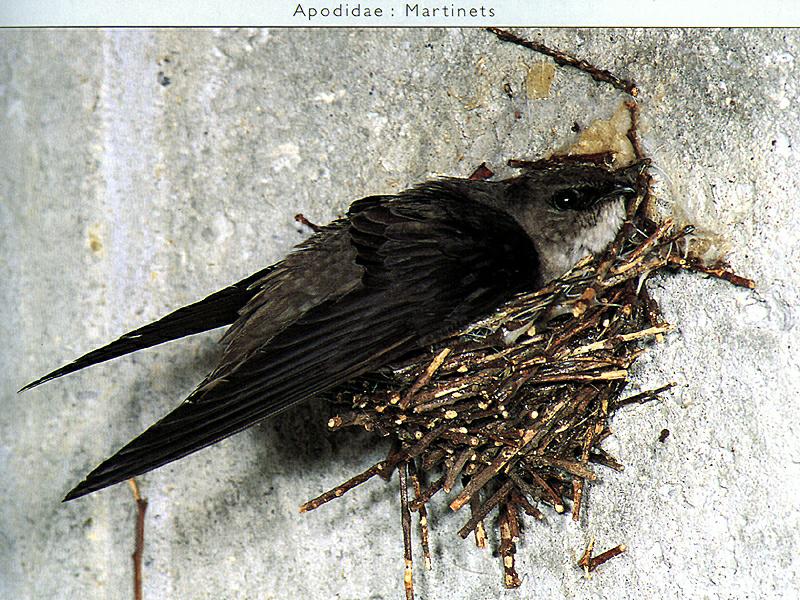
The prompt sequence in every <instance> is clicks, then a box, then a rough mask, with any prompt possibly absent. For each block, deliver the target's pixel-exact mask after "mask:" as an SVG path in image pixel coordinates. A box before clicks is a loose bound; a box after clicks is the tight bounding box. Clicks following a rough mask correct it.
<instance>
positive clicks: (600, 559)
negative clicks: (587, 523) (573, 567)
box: [578, 538, 628, 575]
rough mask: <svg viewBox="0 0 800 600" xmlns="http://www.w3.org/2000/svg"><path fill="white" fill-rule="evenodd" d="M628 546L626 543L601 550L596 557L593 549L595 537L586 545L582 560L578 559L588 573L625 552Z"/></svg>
mask: <svg viewBox="0 0 800 600" xmlns="http://www.w3.org/2000/svg"><path fill="white" fill-rule="evenodd" d="M627 549H628V547H627V546H626V545H625V544H619V545H617V546H614V547H613V548H610V549H609V550H606V551H605V552H601V553H600V554H598V555H597V556H595V557H592V550H594V538H592V540H591V541H590V542H589V544H588V545H587V546H586V550H584V551H583V555H582V556H581V558H580V560H579V561H578V565H579V566H581V567H583V569H584V571H585V572H586V574H587V575H588V574H589V573H591V572H592V571H594V570H595V569H596V568H597V567H599V566H600V565H602V564H603V563H605V562H608V561H609V560H611V559H612V558H614V557H615V556H619V555H620V554H622V553H623V552H625V551H626V550H627Z"/></svg>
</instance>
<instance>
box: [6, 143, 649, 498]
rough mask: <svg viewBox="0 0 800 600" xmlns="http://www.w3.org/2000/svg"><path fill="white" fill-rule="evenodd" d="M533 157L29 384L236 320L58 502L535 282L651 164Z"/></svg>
mask: <svg viewBox="0 0 800 600" xmlns="http://www.w3.org/2000/svg"><path fill="white" fill-rule="evenodd" d="M530 165H531V166H529V167H528V168H527V169H526V170H525V171H524V172H523V173H522V174H520V175H518V176H516V177H512V178H509V179H504V180H500V181H488V180H471V179H455V178H447V179H440V180H437V181H432V182H428V183H424V184H421V185H419V186H416V187H414V188H412V189H409V190H406V191H404V192H401V193H399V194H395V195H385V196H371V197H368V198H364V199H362V200H358V201H356V202H354V203H353V204H352V205H351V206H350V209H349V210H348V212H347V215H346V216H345V217H344V218H342V219H339V220H337V221H334V222H333V223H331V224H329V225H327V226H324V227H321V228H319V230H318V231H317V232H316V233H315V234H314V235H313V236H311V237H310V238H309V239H308V240H307V241H305V242H304V243H302V244H300V245H299V246H298V247H297V248H296V249H295V250H294V251H293V252H292V253H291V254H289V255H288V256H287V257H286V258H285V259H284V260H282V261H280V262H278V263H276V264H274V265H272V266H270V267H267V268H265V269H262V270H261V271H258V272H257V273H254V274H253V275H251V276H250V277H247V278H246V279H243V280H242V281H239V282H238V283H234V284H233V285H231V286H229V287H226V288H224V289H222V290H220V291H218V292H216V293H214V294H212V295H210V296H208V297H207V298H205V299H203V300H200V301H199V302H195V303H194V304H190V305H188V306H185V307H183V308H180V309H178V310H176V311H175V312H173V313H171V314H169V315H167V316H165V317H163V318H162V319H159V320H158V321H155V322H154V323H151V324H149V325H145V326H144V327H141V328H139V329H136V330H134V331H131V332H129V333H126V334H125V335H123V336H122V337H120V338H119V339H117V340H115V341H113V342H111V343H110V344H108V345H107V346H104V347H102V348H99V349H97V350H93V351H92V352H89V353H88V354H85V355H84V356H82V357H80V358H78V359H77V360H75V361H74V362H72V363H70V364H68V365H65V366H63V367H61V368H59V369H56V370H55V371H53V372H51V373H49V374H47V375H45V376H44V377H42V378H40V379H38V380H36V381H34V382H32V383H30V384H28V385H26V386H25V387H24V388H23V390H26V389H30V388H32V387H35V386H37V385H39V384H41V383H44V382H45V381H49V380H51V379H54V378H56V377H61V376H62V375H66V374H68V373H72V372H74V371H78V370H80V369H83V368H84V367H88V366H90V365H94V364H97V363H101V362H104V361H107V360H110V359H112V358H116V357H118V356H122V355H124V354H128V353H130V352H134V351H136V350H141V349H142V348H148V347H150V346H155V345H156V344H160V343H163V342H166V341H169V340H174V339H177V338H181V337H184V336H187V335H191V334H194V333H198V332H201V331H207V330H210V329H214V328H217V327H220V326H223V325H230V327H229V329H228V330H227V331H226V332H225V334H224V336H223V337H222V339H221V345H222V348H221V356H220V359H219V363H218V365H217V367H216V368H215V369H214V370H213V371H212V372H211V373H209V374H208V375H207V376H206V378H205V379H204V380H203V381H202V382H201V383H200V385H199V386H198V387H197V388H196V389H195V390H194V391H193V392H192V393H191V394H190V395H189V396H188V398H186V400H184V401H183V403H181V404H180V405H179V406H178V407H177V408H175V409H174V410H173V411H172V412H170V413H169V414H167V415H166V416H165V417H164V418H162V419H161V420H160V421H158V422H157V423H155V424H154V425H152V426H151V427H150V428H149V429H147V430H146V431H145V432H144V433H142V434H141V435H140V436H139V437H137V438H135V439H134V440H133V441H131V442H130V443H128V444H127V445H126V446H125V447H123V448H122V449H121V450H119V452H117V453H116V454H114V455H113V456H112V457H111V458H109V459H108V460H106V461H105V462H103V463H102V464H101V465H100V466H98V467H97V468H96V469H95V470H93V471H92V472H91V473H89V475H88V476H87V477H86V479H85V480H84V481H82V482H81V483H79V484H78V485H77V486H76V487H75V488H74V489H73V490H72V491H70V492H69V493H68V494H67V496H66V497H65V498H64V499H65V500H72V499H74V498H78V497H80V496H83V495H85V494H88V493H91V492H94V491H96V490H99V489H102V488H105V487H107V486H109V485H112V484H115V483H119V482H121V481H124V480H126V479H129V478H131V477H134V476H136V475H140V474H142V473H145V472H147V471H150V470H151V469H154V468H156V467H159V466H161V465H164V464H166V463H169V462H172V461H174V460H177V459H179V458H182V457H184V456H186V455H187V454H191V453H192V452H195V451H197V450H200V449H201V448H205V447H206V446H208V445H210V444H213V443H215V442H217V441H219V440H221V439H223V438H226V437H228V436H230V435H233V434H234V433H236V432H238V431H241V430H243V429H245V428H247V427H250V426H251V425H253V424H255V423H257V422H258V421H260V420H262V419H265V418H267V417H270V416H273V415H276V414H278V413H280V412H282V411H284V410H286V409H288V408H290V407H291V406H293V405H295V404H297V403H298V402H302V401H305V400H307V399H309V398H311V397H313V396H315V395H317V394H320V393H322V392H325V391H327V390H330V389H332V388H334V387H336V386H338V385H340V384H343V383H345V382H347V381H348V380H350V379H353V378H354V377H357V376H359V375H362V374H365V373H368V372H371V371H375V370H376V369H379V368H380V367H382V366H385V365H386V364H387V363H390V362H391V361H396V360H397V359H399V358H401V357H403V356H404V355H407V354H409V353H411V352H414V351H416V350H419V349H421V348H424V347H425V346H426V345H428V344H430V343H432V342H434V341H436V340H437V339H439V338H441V337H442V336H443V335H445V334H447V333H451V332H453V331H455V330H456V329H457V328H459V327H463V326H464V325H467V324H469V323H470V322H471V321H474V320H476V319H478V318H481V317H483V316H485V315H487V314H489V313H490V312H491V311H492V310H493V309H494V308H496V307H497V306H498V305H499V304H500V303H502V302H503V301H505V300H507V299H509V298H510V297H511V296H512V295H514V294H515V293H517V292H521V291H530V290H535V289H537V288H539V287H541V286H542V285H543V284H544V283H545V282H547V281H549V280H551V279H553V278H554V277H557V276H559V275H561V274H562V273H563V272H565V271H567V270H568V269H569V268H570V267H571V266H572V265H573V264H574V263H575V262H576V261H577V260H578V259H580V258H582V257H583V256H585V255H587V254H589V253H596V252H599V251H600V250H602V249H603V248H604V247H605V246H606V245H607V244H608V243H609V242H610V241H611V240H612V239H613V238H614V237H615V235H616V233H617V231H618V230H619V228H620V227H621V225H622V223H623V220H624V217H625V209H624V199H625V198H626V197H630V196H632V195H634V194H635V190H634V188H635V187H636V186H635V181H636V178H637V176H638V174H639V173H640V172H641V170H642V166H643V165H642V164H641V163H638V164H636V165H633V166H631V167H628V168H626V169H622V170H617V171H612V170H610V169H608V168H606V167H603V166H600V165H596V164H590V163H587V162H581V161H580V160H579V159H573V160H563V159H562V160H560V161H539V162H538V163H530ZM20 391H22V390H20Z"/></svg>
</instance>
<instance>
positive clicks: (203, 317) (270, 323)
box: [19, 221, 362, 392]
mask: <svg viewBox="0 0 800 600" xmlns="http://www.w3.org/2000/svg"><path fill="white" fill-rule="evenodd" d="M334 263H335V264H340V265H345V266H346V265H350V267H349V271H347V269H346V268H345V269H339V271H338V279H337V281H335V282H334V281H331V280H330V273H331V267H332V265H333V264H334ZM361 273H362V269H360V268H359V267H357V265H356V264H355V250H354V249H353V248H352V245H351V244H350V238H349V236H348V234H347V231H346V229H345V228H344V222H342V221H337V222H335V223H333V224H331V225H328V226H327V227H323V228H322V230H321V231H320V233H318V234H316V235H314V236H312V237H311V238H309V239H308V240H306V241H305V242H303V243H302V244H300V245H299V246H298V247H297V248H296V251H295V252H294V253H292V254H290V255H289V256H288V257H287V258H286V259H285V260H283V261H281V262H279V263H277V264H275V265H272V266H270V267H267V268H265V269H261V270H260V271H258V272H256V273H254V274H253V275H250V276H249V277H247V278H245V279H242V280H241V281H239V282H238V283H235V284H233V285H231V286H228V287H226V288H224V289H222V290H220V291H218V292H215V293H213V294H211V295H210V296H208V297H206V298H204V299H203V300H200V301H198V302H195V303H193V304H189V305H187V306H184V307H182V308H179V309H178V310H176V311H174V312H171V313H170V314H168V315H166V316H165V317H162V318H161V319H159V320H158V321H154V322H153V323H149V324H147V325H145V326H143V327H140V328H138V329H134V330H133V331H129V332H128V333H125V334H124V335H122V336H120V337H119V338H117V339H116V340H114V341H113V342H111V343H110V344H107V345H105V346H103V347H102V348H98V349H96V350H92V351H91V352H88V353H87V354H84V355H83V356H81V357H80V358H78V359H76V360H74V361H73V362H71V363H69V364H67V365H64V366H63V367H60V368H58V369H56V370H55V371H52V372H50V373H48V374H47V375H44V376H43V377H40V378H39V379H37V380H36V381H33V382H31V383H29V384H28V385H26V386H25V387H23V388H22V389H20V390H19V391H20V392H24V391H25V390H29V389H31V388H34V387H36V386H38V385H40V384H42V383H45V382H47V381H50V380H51V379H56V378H58V377H62V376H64V375H68V374H70V373H74V372H75V371H80V370H81V369H85V368H86V367H91V366H92V365H96V364H99V363H102V362H105V361H107V360H111V359H113V358H117V357H119V356H124V355H125V354H130V353H131V352H136V351H137V350H143V349H145V348H150V347H151V346H157V345H158V344H163V343H164V342H169V341H172V340H177V339H179V338H182V337H186V336H187V335H193V334H195V333H201V332H203V331H209V330H211V329H216V328H217V327H222V326H224V325H230V324H231V323H234V326H233V327H231V328H229V329H228V331H227V332H226V334H225V336H224V337H223V339H222V340H221V341H222V342H223V343H225V344H226V346H227V348H228V351H226V355H225V356H224V358H223V361H222V362H223V363H226V364H232V363H233V362H235V360H236V356H237V355H238V354H241V353H246V352H247V351H250V350H252V349H253V348H254V346H253V343H255V342H254V340H257V341H258V345H260V344H263V343H264V341H266V340H269V339H270V338H271V337H272V336H273V335H275V333H277V332H278V331H280V330H281V329H283V328H284V327H286V326H287V325H289V324H290V323H292V322H293V321H294V320H295V319H297V318H298V317H300V316H301V315H302V314H304V313H305V312H306V311H307V310H308V309H309V308H311V307H312V306H314V305H316V304H319V303H320V302H323V301H325V300H327V299H329V298H335V297H339V296H342V295H343V294H345V293H347V292H348V291H350V290H351V289H352V288H353V287H355V286H356V285H357V284H358V282H359V280H360V278H361ZM242 329H244V330H246V332H247V333H248V336H247V337H245V338H242V337H241V336H239V332H240V331H241V330H242ZM231 349H232V350H233V352H230V350H231Z"/></svg>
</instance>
